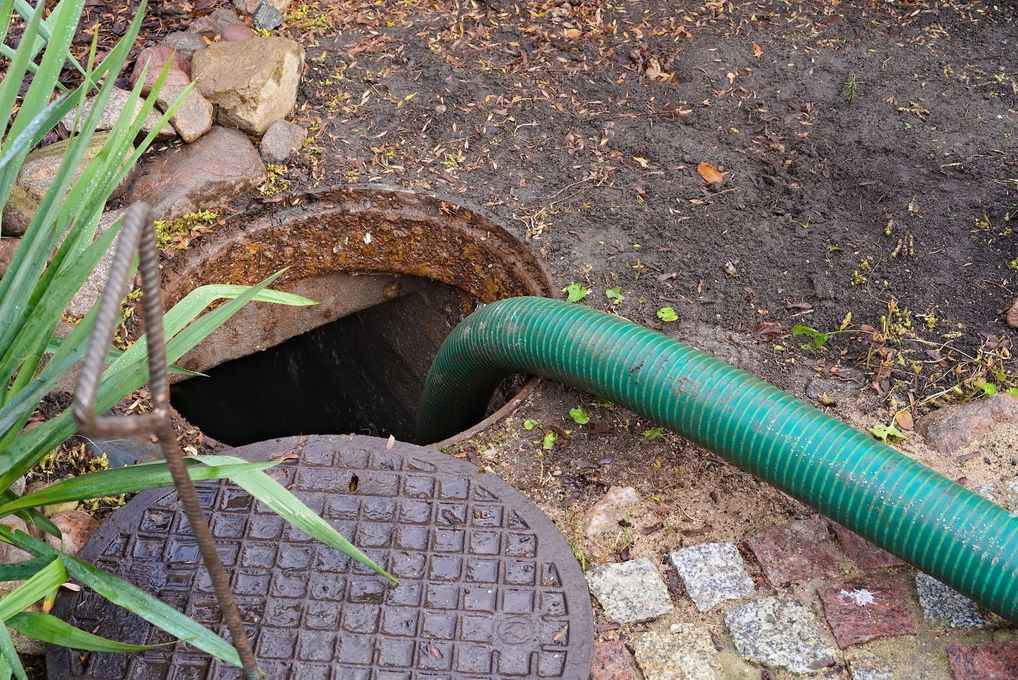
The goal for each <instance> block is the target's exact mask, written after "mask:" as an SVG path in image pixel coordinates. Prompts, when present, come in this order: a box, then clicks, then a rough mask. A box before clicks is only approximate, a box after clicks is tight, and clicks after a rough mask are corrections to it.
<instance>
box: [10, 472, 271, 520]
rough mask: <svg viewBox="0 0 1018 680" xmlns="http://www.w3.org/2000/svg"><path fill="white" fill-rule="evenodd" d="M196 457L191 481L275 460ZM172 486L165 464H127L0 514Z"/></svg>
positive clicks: (50, 489)
mask: <svg viewBox="0 0 1018 680" xmlns="http://www.w3.org/2000/svg"><path fill="white" fill-rule="evenodd" d="M192 461H194V459H185V462H187V463H188V469H187V473H188V475H189V476H190V477H191V479H192V481H195V482H202V481H206V480H209V479H221V478H223V477H230V478H232V477H233V476H234V475H239V474H243V473H250V472H257V471H261V470H266V469H268V468H270V467H272V466H273V465H276V463H274V462H271V461H270V462H268V463H248V462H247V461H241V463H242V464H235V463H233V462H232V461H230V462H229V463H227V464H224V465H199V464H198V463H197V462H196V461H195V462H192ZM165 486H173V477H172V476H171V475H170V470H169V468H168V467H167V465H166V463H161V462H160V463H142V464H140V465H129V466H127V467H121V468H113V469H112V470H100V471H98V472H89V473H87V474H84V475H80V476H78V477H70V478H68V479H64V480H61V481H59V482H56V483H54V484H50V485H49V486H47V487H44V488H42V489H39V490H38V491H36V492H35V493H30V494H26V495H24V496H22V497H21V498H18V499H16V500H13V501H8V502H6V503H4V504H3V505H0V517H3V516H5V515H9V514H11V513H12V512H14V511H15V510H21V509H22V508H34V507H42V506H45V505H56V504H57V503H66V502H68V501H81V500H88V499H91V498H100V497H102V496H117V495H119V494H122V493H138V492H139V491H147V490H148V489H158V488H161V487H165Z"/></svg>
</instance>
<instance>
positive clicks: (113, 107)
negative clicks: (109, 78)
mask: <svg viewBox="0 0 1018 680" xmlns="http://www.w3.org/2000/svg"><path fill="white" fill-rule="evenodd" d="M130 97H131V93H130V92H128V91H127V90H121V89H120V88H117V87H115V88H113V89H112V90H110V96H109V99H107V100H106V106H104V107H103V109H102V112H101V113H100V114H99V122H98V123H97V124H96V128H95V129H96V130H112V129H113V126H114V125H116V123H117V120H118V119H119V118H120V114H121V113H122V112H123V111H124V109H126V108H127V103H128V101H130ZM144 105H145V104H144V102H143V101H142V100H141V99H140V98H139V99H138V100H137V101H135V103H134V115H135V116H137V115H138V114H139V113H140V112H141V109H142V107H143V106H144ZM94 106H95V97H91V98H89V99H86V100H85V103H84V104H82V106H81V107H80V114H79V109H77V108H75V109H71V111H70V112H68V114H67V115H66V116H64V117H63V119H61V121H60V125H61V126H63V128H64V130H66V131H67V132H68V133H69V132H71V131H72V130H73V129H74V125H75V121H77V122H78V124H79V125H80V124H81V120H84V118H85V117H86V116H88V114H89V113H91V112H92V108H93V107H94ZM158 123H159V115H158V114H157V113H156V112H155V111H149V112H148V115H147V116H145V121H144V122H143V123H142V124H141V132H142V134H145V135H147V134H148V133H149V132H151V131H152V130H154V129H155V128H156V125H157V124H158ZM176 136H177V134H176V133H175V132H174V131H173V128H172V127H170V126H169V125H164V126H163V127H162V129H160V130H159V134H157V135H156V137H157V138H158V139H172V138H174V137H176Z"/></svg>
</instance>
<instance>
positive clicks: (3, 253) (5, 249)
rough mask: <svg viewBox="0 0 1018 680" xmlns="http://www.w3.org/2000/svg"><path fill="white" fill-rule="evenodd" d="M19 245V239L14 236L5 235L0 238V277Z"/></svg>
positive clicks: (9, 264)
mask: <svg viewBox="0 0 1018 680" xmlns="http://www.w3.org/2000/svg"><path fill="white" fill-rule="evenodd" d="M20 245H21V239H20V238H17V237H15V236H5V237H3V238H0V277H3V275H4V273H5V272H6V271H7V268H8V267H10V266H11V260H13V259H14V253H15V251H17V249H18V246H20Z"/></svg>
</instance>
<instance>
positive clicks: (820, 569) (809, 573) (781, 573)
mask: <svg viewBox="0 0 1018 680" xmlns="http://www.w3.org/2000/svg"><path fill="white" fill-rule="evenodd" d="M746 545H748V546H749V549H750V550H752V551H753V555H754V556H755V557H756V559H757V561H758V562H759V563H760V566H761V567H762V568H763V572H764V575H765V576H766V577H767V580H768V581H770V583H771V585H774V586H777V587H781V586H785V585H788V584H789V583H792V582H793V581H807V580H810V579H816V578H828V577H830V576H834V575H836V574H837V573H838V571H839V568H838V561H839V559H840V557H841V551H840V550H838V546H837V544H835V542H834V541H833V540H831V535H830V533H829V532H828V530H827V520H825V519H823V518H820V517H816V518H813V519H803V520H797V521H794V522H789V523H787V524H780V525H778V526H774V527H771V528H769V529H764V530H763V531H758V532H757V533H755V534H752V535H750V536H748V537H747V538H746Z"/></svg>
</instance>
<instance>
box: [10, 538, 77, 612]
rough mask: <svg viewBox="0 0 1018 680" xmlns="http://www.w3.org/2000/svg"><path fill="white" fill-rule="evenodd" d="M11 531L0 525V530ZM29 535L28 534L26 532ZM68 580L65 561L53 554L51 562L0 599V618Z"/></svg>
mask: <svg viewBox="0 0 1018 680" xmlns="http://www.w3.org/2000/svg"><path fill="white" fill-rule="evenodd" d="M5 529H6V530H7V531H10V529H9V527H6V526H3V525H0V531H3V530H5ZM24 535H25V536H27V535H28V534H24ZM66 580H67V572H66V571H65V570H64V563H63V562H61V561H60V558H59V557H58V556H57V555H51V556H50V560H49V563H48V564H47V565H46V566H44V567H43V568H42V569H40V570H39V571H37V572H35V574H33V575H32V576H31V578H28V579H26V580H25V581H23V582H22V583H20V584H19V585H18V586H16V587H15V588H14V589H13V590H12V591H11V592H9V593H7V595H6V596H5V597H4V598H3V599H2V600H0V620H3V621H6V620H7V619H9V618H11V617H12V616H14V615H15V614H17V613H18V612H20V611H21V610H23V609H25V608H26V607H28V606H30V605H33V604H35V603H36V602H38V601H39V600H41V599H42V598H44V597H46V596H47V595H49V594H50V593H51V592H53V591H54V590H55V589H57V588H59V587H60V584H62V583H63V582H64V581H66Z"/></svg>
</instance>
